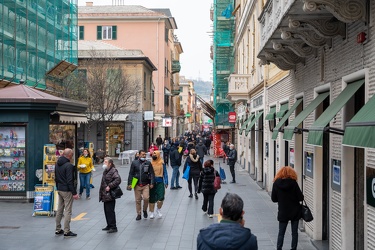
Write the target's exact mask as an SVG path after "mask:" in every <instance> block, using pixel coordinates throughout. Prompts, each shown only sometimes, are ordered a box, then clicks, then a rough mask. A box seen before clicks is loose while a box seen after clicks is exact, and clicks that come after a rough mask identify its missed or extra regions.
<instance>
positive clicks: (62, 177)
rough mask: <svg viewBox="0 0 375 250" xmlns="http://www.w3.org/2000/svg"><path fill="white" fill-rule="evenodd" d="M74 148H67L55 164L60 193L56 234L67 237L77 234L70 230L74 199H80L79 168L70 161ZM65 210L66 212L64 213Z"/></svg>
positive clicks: (58, 191)
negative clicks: (78, 188)
mask: <svg viewBox="0 0 375 250" xmlns="http://www.w3.org/2000/svg"><path fill="white" fill-rule="evenodd" d="M72 157H73V150H72V149H70V148H66V149H65V150H64V152H63V155H62V156H60V157H59V159H58V160H57V163H56V166H55V182H56V188H57V194H58V205H57V212H56V231H55V234H56V235H61V234H64V236H65V237H74V236H77V234H76V233H73V232H72V231H70V220H71V217H72V206H73V199H74V200H77V199H78V194H77V170H76V168H75V167H74V166H73V164H71V163H70V161H71V160H72ZM64 210H65V213H64ZM63 213H64V230H63V229H61V219H62V216H63Z"/></svg>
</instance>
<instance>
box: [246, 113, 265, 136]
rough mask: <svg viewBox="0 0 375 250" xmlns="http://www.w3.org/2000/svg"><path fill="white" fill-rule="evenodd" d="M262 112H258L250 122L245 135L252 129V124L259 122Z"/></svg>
mask: <svg viewBox="0 0 375 250" xmlns="http://www.w3.org/2000/svg"><path fill="white" fill-rule="evenodd" d="M262 114H263V111H259V112H258V114H257V115H256V116H255V118H254V120H252V121H251V123H250V124H249V125H248V126H247V128H246V131H245V135H246V136H247V134H248V133H249V131H250V130H251V128H252V127H254V124H255V123H256V122H257V121H258V120H259V118H260V117H261V116H262Z"/></svg>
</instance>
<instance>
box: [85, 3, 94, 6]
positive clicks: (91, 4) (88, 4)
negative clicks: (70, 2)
mask: <svg viewBox="0 0 375 250" xmlns="http://www.w3.org/2000/svg"><path fill="white" fill-rule="evenodd" d="M93 5H94V2H86V6H90V7H92V6H93Z"/></svg>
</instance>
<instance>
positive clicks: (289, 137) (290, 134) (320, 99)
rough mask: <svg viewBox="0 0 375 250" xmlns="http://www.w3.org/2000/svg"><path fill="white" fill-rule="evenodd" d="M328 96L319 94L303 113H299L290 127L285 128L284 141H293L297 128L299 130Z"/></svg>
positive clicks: (326, 93)
mask: <svg viewBox="0 0 375 250" xmlns="http://www.w3.org/2000/svg"><path fill="white" fill-rule="evenodd" d="M328 96H329V92H325V93H321V94H319V95H318V96H317V97H316V98H315V99H314V100H312V102H311V103H310V104H309V105H307V107H306V108H304V109H303V110H302V112H301V113H299V114H298V115H297V116H296V117H295V118H294V120H293V121H292V122H291V123H290V124H289V125H288V126H286V127H285V128H284V137H283V139H284V140H288V141H290V140H292V138H293V135H294V130H295V128H297V127H298V126H299V125H300V124H301V122H303V121H304V120H305V119H306V117H308V116H309V115H310V114H311V112H313V111H314V110H315V109H316V108H317V107H318V106H319V104H320V103H322V102H323V101H324V100H325V99H326V98H327V97H328Z"/></svg>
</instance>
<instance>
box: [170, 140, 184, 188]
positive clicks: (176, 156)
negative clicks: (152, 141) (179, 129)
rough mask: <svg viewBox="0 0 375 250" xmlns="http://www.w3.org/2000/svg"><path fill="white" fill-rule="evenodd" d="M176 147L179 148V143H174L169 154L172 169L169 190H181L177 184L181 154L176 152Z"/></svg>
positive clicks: (178, 183)
mask: <svg viewBox="0 0 375 250" xmlns="http://www.w3.org/2000/svg"><path fill="white" fill-rule="evenodd" d="M178 147H179V143H178V142H175V143H174V144H173V145H172V147H171V152H170V156H169V157H170V160H171V167H172V169H173V172H172V179H171V190H173V189H179V188H182V187H181V186H180V182H179V178H180V166H181V159H182V154H180V153H179V152H178V150H177V148H178ZM181 151H182V150H181Z"/></svg>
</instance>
